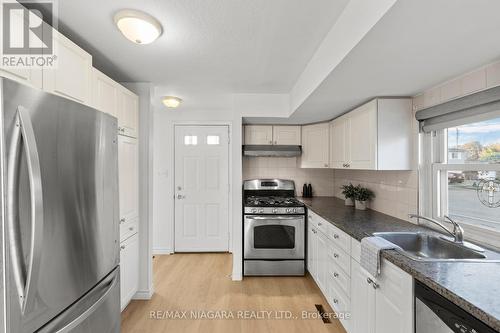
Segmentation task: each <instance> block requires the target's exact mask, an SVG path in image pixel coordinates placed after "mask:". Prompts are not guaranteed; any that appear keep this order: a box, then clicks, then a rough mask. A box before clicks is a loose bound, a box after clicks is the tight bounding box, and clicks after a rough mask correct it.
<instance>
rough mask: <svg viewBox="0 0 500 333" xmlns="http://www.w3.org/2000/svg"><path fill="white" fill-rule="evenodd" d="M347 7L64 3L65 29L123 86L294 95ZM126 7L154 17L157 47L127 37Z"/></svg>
mask: <svg viewBox="0 0 500 333" xmlns="http://www.w3.org/2000/svg"><path fill="white" fill-rule="evenodd" d="M347 2H348V0H164V1H161V0H142V1H137V0H121V1H116V0H86V1H84V0H60V1H59V2H58V3H59V30H60V31H61V32H62V33H63V34H65V35H67V36H68V37H69V38H70V39H72V40H74V41H75V42H76V43H77V44H79V45H81V46H83V47H84V48H85V49H86V50H87V51H89V52H90V53H92V55H93V56H94V65H95V66H96V67H97V68H99V69H101V70H102V71H104V72H105V73H107V74H108V75H110V76H111V77H112V78H114V79H115V80H118V81H137V82H152V83H153V84H154V85H155V86H168V87H170V88H171V89H173V90H176V91H181V92H182V90H185V89H187V90H190V91H193V90H196V91H219V92H224V93H240V92H243V93H282V92H288V91H290V89H291V87H292V86H293V84H294V83H295V82H296V80H297V77H298V76H299V75H300V73H301V72H302V71H303V69H304V68H305V66H306V64H307V62H308V61H309V59H310V58H311V56H312V55H313V53H314V51H315V50H316V49H317V47H318V46H319V45H320V43H321V41H322V40H323V38H324V36H325V34H326V33H327V32H328V31H329V29H330V28H331V27H332V25H333V24H334V23H335V21H336V19H337V18H338V16H339V15H340V14H341V12H342V10H343V8H344V7H345V5H346V3H347ZM123 8H133V9H139V10H143V11H145V12H147V13H149V14H151V15H153V16H155V17H156V18H157V19H158V20H159V21H160V22H161V23H162V25H163V27H164V34H163V35H162V36H161V37H160V38H159V39H158V40H157V41H156V42H155V43H153V44H150V45H135V44H133V43H130V42H129V41H128V40H126V39H125V38H123V37H122V36H121V34H120V33H119V31H118V30H117V29H116V27H115V25H114V24H113V15H114V13H115V12H116V11H118V10H120V9H123Z"/></svg>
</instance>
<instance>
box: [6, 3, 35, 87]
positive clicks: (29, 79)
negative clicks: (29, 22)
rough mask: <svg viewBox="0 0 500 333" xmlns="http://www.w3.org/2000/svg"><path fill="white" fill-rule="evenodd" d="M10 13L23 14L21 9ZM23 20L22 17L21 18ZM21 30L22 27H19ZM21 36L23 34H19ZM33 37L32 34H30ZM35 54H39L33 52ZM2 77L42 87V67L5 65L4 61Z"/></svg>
mask: <svg viewBox="0 0 500 333" xmlns="http://www.w3.org/2000/svg"><path fill="white" fill-rule="evenodd" d="M2 14H3V13H2V8H0V15H2ZM10 15H18V17H20V16H21V15H22V14H21V13H20V12H19V11H15V10H14V11H11V12H10ZM21 20H22V18H21ZM18 30H21V29H18ZM16 32H17V33H22V31H17V30H16V31H14V32H13V33H14V34H15V33H16ZM18 37H21V38H22V36H18ZM30 37H31V36H30ZM33 56H37V55H35V54H33ZM0 77H5V78H7V79H11V80H14V81H16V82H19V83H23V84H25V85H28V86H31V87H35V88H39V89H41V88H42V68H40V67H38V68H37V67H6V66H5V67H4V66H3V63H2V64H0Z"/></svg>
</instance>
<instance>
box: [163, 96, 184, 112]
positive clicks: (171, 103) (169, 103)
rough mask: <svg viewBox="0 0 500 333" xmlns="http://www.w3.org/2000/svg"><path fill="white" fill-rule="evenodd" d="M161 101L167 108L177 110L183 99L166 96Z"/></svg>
mask: <svg viewBox="0 0 500 333" xmlns="http://www.w3.org/2000/svg"><path fill="white" fill-rule="evenodd" d="M161 100H162V102H163V104H165V106H166V107H167V108H172V109H175V108H176V107H178V106H179V105H180V104H181V103H182V99H180V98H179V97H175V96H164V97H163V98H162V99H161Z"/></svg>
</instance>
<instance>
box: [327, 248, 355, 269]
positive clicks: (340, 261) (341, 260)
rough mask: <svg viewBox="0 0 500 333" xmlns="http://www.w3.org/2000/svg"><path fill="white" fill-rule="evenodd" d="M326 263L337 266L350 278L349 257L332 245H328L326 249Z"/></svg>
mask: <svg viewBox="0 0 500 333" xmlns="http://www.w3.org/2000/svg"><path fill="white" fill-rule="evenodd" d="M328 262H329V263H331V264H334V265H337V267H340V268H341V269H342V270H344V272H345V273H346V274H347V275H348V276H351V257H350V256H349V255H348V254H347V253H345V252H344V251H343V250H341V249H339V248H338V247H336V246H335V245H333V244H330V246H329V248H328Z"/></svg>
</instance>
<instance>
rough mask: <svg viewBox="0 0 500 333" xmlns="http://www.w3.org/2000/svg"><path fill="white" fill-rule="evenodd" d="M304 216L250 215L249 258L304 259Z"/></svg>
mask: <svg viewBox="0 0 500 333" xmlns="http://www.w3.org/2000/svg"><path fill="white" fill-rule="evenodd" d="M304 224H305V219H304V216H303V215H287V216H281V215H266V216H263V215H246V216H245V247H244V251H245V255H244V257H245V259H304V242H305V238H304V237H305V236H304V234H305V232H304V230H305V225H304Z"/></svg>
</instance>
